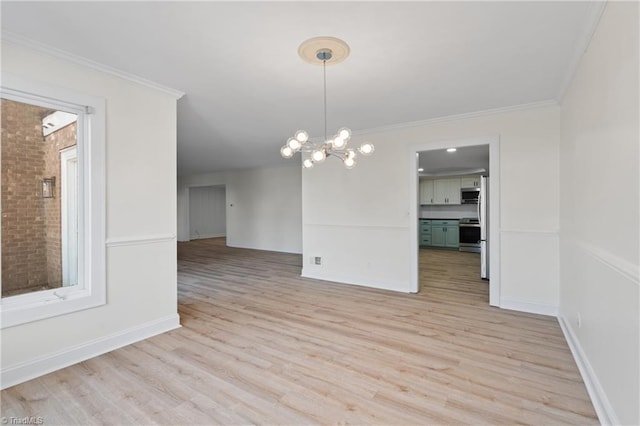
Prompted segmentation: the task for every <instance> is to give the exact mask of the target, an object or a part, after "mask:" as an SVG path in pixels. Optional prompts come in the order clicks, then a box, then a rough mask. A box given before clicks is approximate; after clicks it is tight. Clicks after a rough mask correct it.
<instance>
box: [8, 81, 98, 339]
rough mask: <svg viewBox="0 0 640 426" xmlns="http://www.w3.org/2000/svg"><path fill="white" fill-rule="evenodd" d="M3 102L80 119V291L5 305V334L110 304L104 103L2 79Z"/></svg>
mask: <svg viewBox="0 0 640 426" xmlns="http://www.w3.org/2000/svg"><path fill="white" fill-rule="evenodd" d="M1 81H2V83H1V86H0V95H1V97H2V98H4V99H9V100H14V101H17V102H23V103H28V104H31V105H38V106H42V107H45V108H54V109H59V110H62V111H67V112H72V113H74V114H77V115H78V121H77V123H78V125H77V126H78V130H77V138H78V139H77V141H78V143H77V155H78V285H74V286H69V287H60V288H57V289H51V290H43V291H36V292H32V293H27V294H20V295H16V296H10V297H3V298H1V299H0V318H1V319H2V324H1V325H2V328H7V327H13V326H16V325H19V324H24V323H28V322H32V321H37V320H42V319H45V318H50V317H54V316H58V315H64V314H69V313H71V312H76V311H81V310H84V309H89V308H94V307H97V306H101V305H104V304H106V272H105V271H106V269H105V268H106V266H105V264H106V252H105V196H106V192H105V158H106V157H105V133H106V132H105V111H106V108H105V105H106V103H105V100H104V99H103V98H99V97H95V96H89V95H84V94H80V93H77V92H74V91H71V90H68V89H65V88H62V87H57V86H52V85H48V84H45V83H41V82H37V81H33V80H28V79H24V78H22V77H18V76H14V75H9V74H6V73H3V74H2V79H1Z"/></svg>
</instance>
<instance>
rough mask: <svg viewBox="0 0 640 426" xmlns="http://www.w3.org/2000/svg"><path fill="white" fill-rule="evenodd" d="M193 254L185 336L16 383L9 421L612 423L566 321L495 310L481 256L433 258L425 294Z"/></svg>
mask: <svg viewBox="0 0 640 426" xmlns="http://www.w3.org/2000/svg"><path fill="white" fill-rule="evenodd" d="M456 255H462V256H456ZM178 256H179V272H178V280H179V295H178V299H179V311H180V316H181V320H182V325H183V327H182V328H181V329H179V330H175V331H172V332H169V333H165V334H163V335H160V336H156V337H154V338H151V339H148V340H145V341H143V342H139V343H136V344H134V345H130V346H127V347H125V348H122V349H119V350H116V351H113V352H110V353H108V354H105V355H103V356H100V357H97V358H93V359H91V360H88V361H85V362H82V363H80V364H77V365H74V366H71V367H69V368H65V369H63V370H60V371H57V372H55V373H52V374H48V375H46V376H43V377H41V378H38V379H35V380H32V381H29V382H27V383H24V384H21V385H18V386H14V387H12V388H10V389H8V390H5V391H3V392H2V416H5V417H6V416H14V417H24V416H31V415H33V416H43V417H44V420H45V424H65V425H67V424H82V425H84V424H190V425H191V424H292V425H298V424H336V423H339V424H388V425H408V424H417V425H425V424H509V425H511V424H516V423H517V424H534V425H549V424H580V425H583V424H597V419H596V417H595V413H594V410H593V407H592V405H591V403H590V401H589V398H588V396H587V392H586V390H585V387H584V384H583V382H582V380H581V378H580V375H579V373H578V370H577V368H576V366H575V363H574V361H573V359H572V357H571V354H570V352H569V349H568V347H567V344H566V342H565V340H564V338H563V336H562V332H561V331H560V328H559V326H558V323H557V321H556V320H555V319H554V318H549V317H543V316H537V315H530V314H521V313H516V312H509V311H502V310H499V309H496V308H492V307H489V306H488V304H487V301H488V293H487V284H486V282H483V281H481V280H478V279H477V278H475V275H477V274H475V273H472V272H471V270H472V269H473V270H476V271H477V269H476V268H475V266H474V264H473V263H471V264H470V263H469V262H468V261H467V260H469V259H470V260H472V261H474V260H477V259H475V258H474V257H473V256H474V255H473V254H471V255H470V256H466V254H461V253H451V252H449V253H447V252H439V251H433V250H420V257H421V259H420V262H421V265H422V268H421V275H422V290H421V292H420V293H419V294H417V295H409V294H399V293H394V292H388V291H382V290H373V289H367V288H361V287H355V286H347V285H338V284H331V283H328V282H323V281H316V280H310V279H302V278H300V277H299V274H300V268H301V256H299V255H292V254H282V253H273V252H261V251H255V250H244V249H233V248H227V247H225V246H224V239H210V240H199V241H193V242H190V243H180V244H179V246H178ZM465 257H466V259H467V260H465ZM436 261H437V262H438V266H435V264H436ZM427 276H428V277H430V278H429V279H426V278H427ZM456 277H462V278H456Z"/></svg>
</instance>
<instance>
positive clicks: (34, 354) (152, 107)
mask: <svg viewBox="0 0 640 426" xmlns="http://www.w3.org/2000/svg"><path fill="white" fill-rule="evenodd" d="M2 71H3V72H8V73H11V74H14V75H19V76H21V77H23V78H29V79H33V80H36V81H39V82H41V83H44V84H49V85H55V86H60V87H63V88H67V89H69V90H71V91H74V92H78V93H84V94H88V95H92V96H97V97H102V98H105V99H106V151H107V158H106V177H107V182H106V210H107V211H106V222H107V223H106V228H107V229H106V232H107V233H106V236H107V262H106V269H107V271H106V285H107V303H106V305H103V306H100V307H97V308H93V309H87V310H84V311H80V312H75V313H71V314H67V315H61V316H57V317H53V318H50V319H45V320H41V321H37V322H31V323H27V324H23V325H18V326H14V327H10V328H5V329H3V330H2V336H1V339H2V374H3V384H4V383H5V379H6V377H8V376H7V375H11V377H12V380H13V379H16V380H20V377H18V376H20V374H26V375H31V376H34V375H38V374H42V373H43V369H44V370H52V369H56V368H59V367H61V366H63V365H64V364H65V363H67V364H68V363H72V362H75V361H78V360H80V359H84V358H89V357H91V356H93V355H95V354H96V353H99V352H104V351H108V350H110V349H113V348H114V347H115V346H117V345H121V344H124V343H123V342H126V341H129V342H130V341H132V340H139V339H142V338H144V337H146V336H148V335H149V334H154V333H157V332H161V331H164V330H166V329H168V328H174V327H176V326H178V325H179V324H178V315H177V300H176V297H177V289H176V267H177V265H176V244H175V232H176V227H175V223H176V213H175V211H176V195H175V194H176V183H175V176H176V97H175V96H174V95H170V94H168V93H167V92H162V91H159V90H156V89H152V88H149V87H145V86H142V85H140V84H137V83H133V82H131V81H128V80H125V79H122V78H119V77H115V76H113V75H109V74H106V73H103V72H100V71H96V70H94V69H89V68H87V67H85V66H83V65H79V64H77V63H72V62H68V61H66V60H62V59H57V58H54V57H52V56H49V55H46V54H42V53H39V52H36V51H34V50H31V49H26V48H23V47H19V46H17V45H12V44H5V43H3V45H2ZM74 360H75V361H74ZM27 378H29V377H27Z"/></svg>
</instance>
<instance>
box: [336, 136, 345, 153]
mask: <svg viewBox="0 0 640 426" xmlns="http://www.w3.org/2000/svg"><path fill="white" fill-rule="evenodd" d="M345 146H347V141H346V140H345V139H344V138H343V137H342V135H338V136H336V137H335V138H334V139H333V148H334V149H337V150H342V149H344V147H345Z"/></svg>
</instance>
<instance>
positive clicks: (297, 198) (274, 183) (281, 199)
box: [178, 162, 302, 253]
mask: <svg viewBox="0 0 640 426" xmlns="http://www.w3.org/2000/svg"><path fill="white" fill-rule="evenodd" d="M300 175H301V167H300V164H299V163H298V162H296V163H295V165H287V166H283V167H270V168H264V169H252V170H239V171H229V172H219V173H209V174H200V175H193V176H185V177H181V178H180V179H179V182H178V240H179V241H187V240H188V238H189V188H193V187H199V186H209V185H225V187H226V195H227V212H226V214H227V245H229V246H231V247H242V248H252V249H259V250H272V251H281V252H288V253H300V252H301V251H302V233H301V229H302V228H301V226H302V201H301V197H302V193H301V183H300V182H301V176H300Z"/></svg>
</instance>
